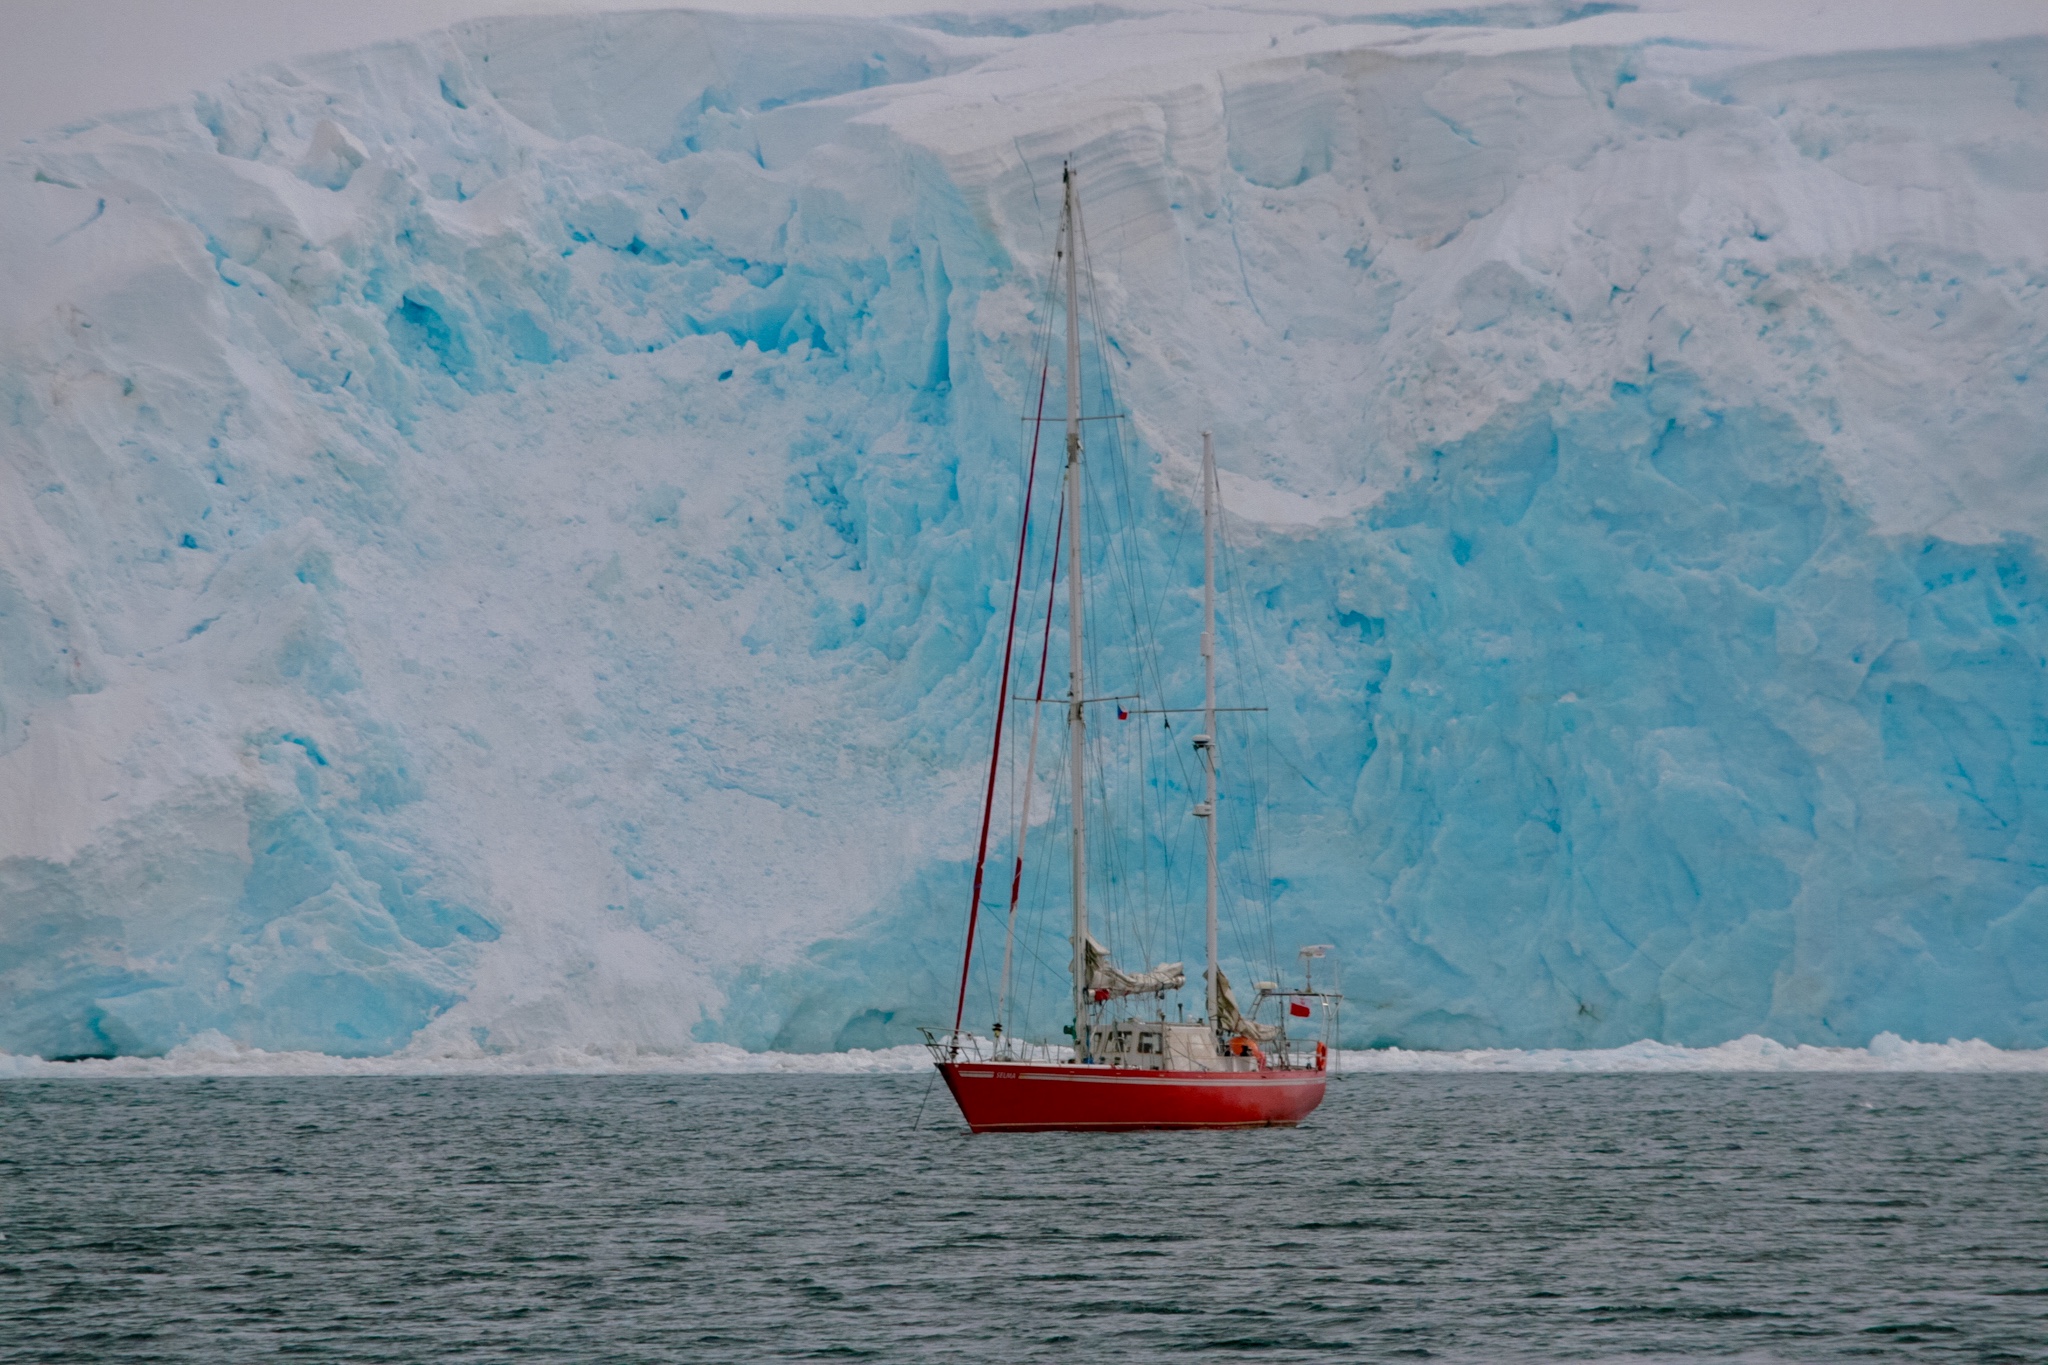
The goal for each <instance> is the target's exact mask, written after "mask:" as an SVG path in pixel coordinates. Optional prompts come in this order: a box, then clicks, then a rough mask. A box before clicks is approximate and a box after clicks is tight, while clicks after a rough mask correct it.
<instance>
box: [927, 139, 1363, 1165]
mask: <svg viewBox="0 0 2048 1365" xmlns="http://www.w3.org/2000/svg"><path fill="white" fill-rule="evenodd" d="M1062 180H1063V184H1064V187H1065V192H1064V202H1063V205H1062V209H1061V214H1060V231H1059V238H1058V241H1057V243H1056V245H1055V253H1054V255H1055V261H1056V263H1057V264H1056V266H1055V270H1056V272H1057V273H1056V276H1055V278H1056V281H1058V282H1060V283H1063V285H1064V289H1063V290H1061V291H1060V292H1062V293H1063V294H1064V303H1065V308H1064V311H1065V320H1066V338H1065V339H1066V350H1065V370H1066V376H1065V377H1066V386H1065V387H1066V422H1065V428H1066V456H1067V459H1066V470H1065V478H1064V487H1063V509H1064V510H1063V512H1062V515H1061V518H1060V520H1059V522H1058V526H1059V530H1058V531H1057V532H1056V533H1055V537H1054V542H1053V551H1052V555H1051V561H1050V562H1051V566H1052V567H1051V575H1050V577H1051V579H1052V583H1053V585H1054V587H1053V588H1049V590H1048V596H1047V604H1046V617H1045V625H1044V630H1043V634H1042V637H1041V645H1040V659H1039V682H1038V695H1037V696H1036V697H1034V698H1029V699H1028V700H1031V701H1033V702H1035V703H1038V704H1039V705H1037V706H1034V709H1033V712H1032V717H1033V719H1032V726H1031V744H1030V751H1029V757H1028V758H1027V759H1026V761H1025V763H1024V765H1023V767H1022V783H1023V792H1024V796H1023V807H1022V810H1023V813H1022V818H1021V819H1020V820H1019V822H1018V825H1017V850H1016V853H1015V861H1014V870H1013V873H1012V877H1011V883H1010V902H1009V917H1008V920H1007V922H1006V927H1005V935H1004V945H1003V965H1002V976H1001V979H1000V986H999V990H998V994H997V1005H996V1023H995V1026H994V1029H993V1030H992V1032H991V1036H990V1037H988V1038H979V1037H974V1036H971V1035H969V1034H968V1033H967V1032H965V1031H964V1030H963V1027H962V1021H963V1019H964V1017H965V1011H966V1003H967V987H968V975H969V969H970V967H971V966H972V963H973V960H974V936H975V928H976V925H977V923H978V920H979V911H980V908H981V897H982V885H983V872H984V868H985V866H986V862H987V855H988V842H989V829H990V823H991V820H992V817H993V812H994V806H995V794H996V785H997V773H998V771H999V769H1000V765H1001V759H1002V737H1003V716H1004V714H1005V713H1006V712H1007V709H1008V706H1009V704H1010V702H1011V701H1012V700H1013V699H1012V698H1011V696H1010V665H1011V657H1012V646H1013V644H1014V641H1015V639H1016V614H1017V605H1018V600H1019V598H1018V593H1019V590H1020V589H1021V586H1022V581H1023V576H1024V564H1025V553H1024V552H1025V544H1026V539H1027V537H1028V535H1029V530H1030V515H1031V513H1030V507H1031V500H1030V488H1031V484H1032V482H1033V477H1032V475H1033V473H1035V470H1036V467H1037V450H1038V446H1037V438H1036V433H1037V432H1038V431H1039V430H1041V429H1042V427H1043V426H1044V425H1045V424H1046V419H1045V416H1044V409H1045V395H1046V383H1045V380H1046V378H1047V377H1048V376H1049V374H1050V364H1049V359H1048V363H1046V364H1045V365H1043V366H1042V367H1041V380H1040V386H1039V396H1038V414H1037V416H1036V417H1035V418H1032V419H1027V420H1031V421H1033V422H1034V425H1033V427H1032V432H1033V438H1032V446H1031V460H1030V464H1029V466H1028V471H1029V472H1027V474H1026V483H1025V488H1026V492H1025V497H1024V524H1023V526H1022V528H1020V531H1019V536H1018V548H1017V562H1016V576H1015V578H1014V579H1013V586H1012V589H1011V599H1010V622H1011V628H1010V634H1009V637H1008V640H1007V641H1006V643H1005V646H1004V653H1003V666H1002V681H1001V685H1000V692H999V697H1000V700H999V702H998V707H997V721H996V727H995V741H994V745H993V751H992V753H991V756H990V761H989V774H988V787H987V792H986V797H985V800H984V802H983V808H982V824H981V840H980V846H979V850H978V853H977V856H976V861H975V872H974V891H973V899H972V903H971V907H970V911H969V916H968V929H967V948H966V953H965V955H964V957H963V960H962V963H961V969H960V991H959V997H958V1001H957V1003H956V1006H955V1010H954V1017H953V1027H952V1029H951V1031H950V1032H948V1033H945V1034H939V1033H936V1032H928V1033H927V1034H926V1040H927V1043H928V1044H929V1046H930V1047H931V1049H932V1054H933V1061H934V1062H935V1063H936V1065H937V1066H938V1069H939V1074H940V1075H942V1076H944V1077H945V1080H946V1086H947V1088H948V1089H949V1090H950V1091H951V1092H952V1095H953V1098H954V1100H955V1101H956V1102H957V1103H958V1104H959V1106H960V1112H961V1114H962V1115H963V1116H964V1117H965V1118H966V1120H967V1124H968V1126H969V1127H970V1128H971V1129H973V1130H974V1131H975V1132H977V1133H982V1132H1001V1131H1012V1132H1017V1131H1034V1130H1117V1129H1150V1128H1270V1127H1292V1126H1293V1125H1294V1124H1296V1123H1299V1122H1300V1121H1301V1120H1302V1119H1303V1118H1305V1117H1306V1116H1307V1115H1308V1114H1309V1113H1310V1112H1311V1111H1313V1110H1314V1109H1315V1107H1316V1106H1317V1105H1318V1104H1320V1103H1321V1102H1322V1099H1323V1092H1324V1088H1325V1086H1326V1084H1327V1083H1328V1080H1329V1070H1328V1066H1329V1060H1330V1056H1331V1053H1330V1048H1331V1045H1332V1044H1334V1042H1335V1040H1336V1020H1337V1009H1338V1004H1339V1002H1340V1000H1341V999H1342V997H1341V996H1340V995H1339V994H1338V993H1337V992H1335V991H1334V990H1318V989H1316V987H1315V984H1314V977H1313V965H1314V962H1315V960H1316V959H1318V958H1320V957H1322V956H1323V953H1324V951H1325V945H1318V946H1316V947H1312V948H1305V949H1303V950H1302V961H1303V981H1302V986H1301V988H1300V989H1299V990H1294V989H1282V988H1281V987H1280V986H1279V985H1278V984H1277V983H1276V982H1272V981H1260V982H1258V983H1256V990H1257V996H1256V998H1255V1000H1254V1002H1253V1005H1252V1007H1251V1009H1250V1011H1249V1013H1247V1012H1244V1011H1242V1010H1240V1008H1239V1006H1238V1002H1237V999H1236V997H1235V995H1234V994H1233V992H1232V990H1231V987H1230V982H1229V980H1228V978H1227V977H1225V976H1224V974H1223V972H1222V971H1221V969H1220V967H1219V965H1218V961H1217V863H1218V851H1217V844H1218V835H1217V826H1218V824H1219V813H1218V808H1217V770H1218V752H1217V749H1218V746H1217V742H1216V735H1217V729H1216V722H1217V713H1218V709H1219V708H1218V707H1217V705H1216V648H1215V643H1216V527H1217V521H1218V518H1219V515H1220V506H1219V501H1220V500H1219V485H1218V482H1217V477H1216V459H1215V449H1214V445H1213V443H1212V441H1211V439H1210V435H1209V433H1208V432H1203V433H1202V547H1203V550H1202V563H1203V575H1202V583H1203V587H1202V613H1203V619H1202V672H1203V703H1202V706H1201V708H1200V714H1201V715H1202V718H1203V729H1202V733H1200V734H1198V735H1195V736H1194V737H1193V747H1194V750H1195V753H1196V756H1197V758H1198V760H1199V762H1200V765H1201V769H1202V775H1203V782H1204V785H1205V789H1206V792H1205V799H1204V800H1202V801H1200V802H1198V803H1196V804H1195V806H1194V807H1193V810H1192V812H1191V813H1192V814H1193V815H1194V816H1195V817H1196V818H1198V819H1200V820H1201V821H1202V826H1203V829H1202V837H1203V843H1204V854H1205V861H1206V875H1205V897H1204V899H1205V906H1204V929H1205V940H1206V942H1205V946H1206V950H1207V952H1206V956H1207V969H1206V971H1205V973H1204V977H1203V986H1204V990H1203V1002H1202V1012H1201V1014H1200V1015H1198V1016H1197V1017H1196V1018H1194V1019H1192V1020H1190V1019H1187V1018H1186V1017H1185V1009H1184V1008H1183V1009H1182V1010H1181V1011H1179V1012H1178V1016H1177V1017H1176V1018H1174V1019H1171V1020H1169V1019H1168V1018H1167V1017H1166V1008H1165V1006H1166V997H1167V996H1168V995H1169V994H1171V993H1173V992H1176V991H1178V990H1180V989H1181V988H1182V986H1183V985H1184V984H1185V974H1184V972H1183V971H1182V969H1181V964H1180V963H1178V962H1172V963H1164V964H1161V965H1160V966H1157V967H1155V968H1153V969H1152V970H1150V971H1140V972H1130V971H1125V970H1122V969H1120V968H1118V967H1117V966H1116V965H1115V964H1114V962H1113V961H1112V960H1111V958H1110V955H1109V953H1108V952H1107V951H1106V950H1105V949H1104V948H1103V946H1102V944H1101V943H1099V942H1098V941H1097V940H1096V939H1095V938H1094V937H1093V936H1092V935H1091V933H1090V924H1089V900H1088V891H1089V863H1088V848H1089V845H1088V839H1087V831H1088V825H1087V809H1088V790H1087V783H1086V775H1087V773H1088V772H1089V761H1088V760H1089V725H1088V720H1089V712H1090V708H1091V707H1099V706H1102V705H1115V706H1116V714H1117V716H1118V718H1119V719H1123V718H1125V717H1126V716H1127V715H1129V714H1130V713H1131V711H1133V710H1140V711H1142V710H1146V708H1143V707H1133V708H1129V709H1127V708H1126V707H1125V706H1124V705H1123V703H1124V702H1126V701H1134V700H1135V698H1133V697H1130V696H1117V697H1090V696H1089V695H1088V690H1087V686H1086V684H1087V677H1086V664H1087V655H1086V652H1085V650H1084V647H1083V644H1084V637H1083V611H1084V607H1085V605H1086V600H1087V599H1086V595H1085V593H1084V590H1083V581H1082V568H1083V557H1082V535H1081V528H1082V517H1081V515H1080V509H1081V506H1082V495H1083V489H1084V481H1083V475H1082V440H1081V433H1082V423H1083V422H1084V421H1087V420H1093V419H1089V418H1084V417H1083V416H1082V414H1081V338H1080V332H1081V312H1082V309H1081V307H1080V300H1079V294H1080V290H1079V279H1080V274H1081V265H1080V258H1081V256H1082V254H1083V248H1084V247H1085V243H1086V236H1085V232H1084V230H1083V228H1082V223H1081V215H1080V205H1079V201H1078V198H1077V195H1076V190H1075V185H1074V178H1073V175H1072V173H1071V171H1069V172H1068V173H1066V174H1065V175H1064V176H1063V177H1062ZM1062 275H1063V277H1064V278H1063V281H1062V280H1060V278H1059V277H1060V276H1062ZM1047 351H1048V356H1049V351H1050V342H1049V340H1048V342H1047ZM1109 416H1111V417H1113V416H1114V414H1110V415H1109ZM1062 536H1063V537H1064V549H1065V559H1066V576H1067V581H1066V590H1067V619H1066V625H1067V643H1068V657H1069V662H1068V679H1067V695H1066V697H1065V698H1064V699H1061V698H1058V697H1055V698H1051V699H1048V698H1046V696H1045V665H1046V656H1047V654H1048V653H1049V652H1050V646H1051V643H1052V621H1053V606H1054V602H1055V600H1056V587H1057V580H1058V574H1059V572H1060V560H1061V538H1062ZM1048 701H1050V702H1051V703H1053V704H1057V705H1060V706H1062V707H1064V709H1065V711H1066V718H1067V738H1068V746H1069V753H1068V757H1067V761H1066V770H1067V778H1068V782H1069V784H1070V790H1069V792H1068V794H1067V816H1068V829H1069V836H1070V839H1069V841H1070V844H1071V850H1070V851H1071V860H1072V867H1071V870H1070V878H1071V894H1072V910H1073V924H1072V933H1071V936H1070V939H1069V944H1070V947H1071V950H1072V956H1071V959H1070V963H1069V974H1070V976H1071V979H1072V1005H1073V1015H1072V1019H1073V1022H1072V1023H1071V1024H1069V1025H1068V1026H1067V1030H1066V1031H1067V1032H1068V1034H1069V1035H1070V1036H1071V1037H1072V1040H1073V1041H1072V1043H1071V1045H1068V1044H1058V1045H1055V1044H1049V1043H1036V1044H1031V1043H1020V1042H1019V1041H1017V1040H1016V1039H1014V1038H1013V1037H1012V1036H1011V1034H1010V1030H1009V1010H1010V1003H1011V969H1012V965H1013V960H1014V947H1015V938H1016V928H1017V908H1018V899H1019V891H1020V887H1021V885H1022V879H1023V870H1024V853H1023V842H1024V836H1025V835H1026V834H1027V833H1028V831H1029V829H1030V823H1031V820H1030V809H1031V799H1032V785H1031V784H1032V781H1033V777H1034V770H1035V767H1036V763H1037V748H1038V716H1039V714H1040V712H1041V710H1042V706H1043V704H1045V703H1047V702H1048ZM1188 709H1189V710H1192V709H1194V708H1188ZM1230 709H1232V710H1249V709H1256V708H1243V707H1238V708H1230ZM1167 710H1168V708H1164V707H1159V708H1152V709H1151V710H1150V711H1148V713H1149V714H1159V713H1161V712H1165V711H1167ZM1169 724H1170V722H1169ZM1268 1005H1271V1006H1272V1007H1273V1008H1274V1009H1275V1010H1276V1012H1277V1015H1278V1017H1277V1018H1276V1019H1275V1020H1274V1021H1273V1022H1270V1023H1268V1022H1264V1021H1262V1020H1261V1019H1260V1018H1259V1015H1260V1014H1261V1013H1262V1011H1263V1010H1264V1009H1265V1007H1267V1006H1268ZM1318 1012H1320V1013H1321V1015H1322V1021H1321V1022H1322V1029H1321V1030H1320V1031H1321V1033H1322V1035H1323V1036H1322V1037H1320V1038H1317V1039H1315V1040H1314V1041H1313V1043H1312V1044H1310V1043H1308V1042H1305V1041H1303V1040H1302V1039H1301V1038H1300V1037H1299V1030H1300V1029H1301V1021H1302V1020H1303V1019H1306V1018H1312V1017H1313V1016H1314V1015H1315V1014H1316V1013H1318ZM1290 1023H1293V1024H1294V1026H1295V1028H1296V1030H1297V1032H1296V1034H1295V1035H1294V1036H1290V1033H1289V1024H1290Z"/></svg>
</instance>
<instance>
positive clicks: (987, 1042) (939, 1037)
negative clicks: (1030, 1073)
mask: <svg viewBox="0 0 2048 1365" xmlns="http://www.w3.org/2000/svg"><path fill="white" fill-rule="evenodd" d="M918 1032H919V1033H922V1034H923V1035H924V1045H925V1049H926V1051H928V1052H930V1053H931V1055H932V1060H933V1061H934V1062H1064V1061H1070V1060H1072V1059H1073V1056H1074V1045H1073V1044H1072V1043H1050V1042H1044V1041H1036V1040H1030V1039H1022V1038H989V1037H984V1036H983V1035H981V1034H978V1033H968V1032H965V1031H964V1030H963V1031H962V1032H959V1033H954V1032H952V1031H951V1030H940V1029H930V1028H920V1029H919V1030H918Z"/></svg>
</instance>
